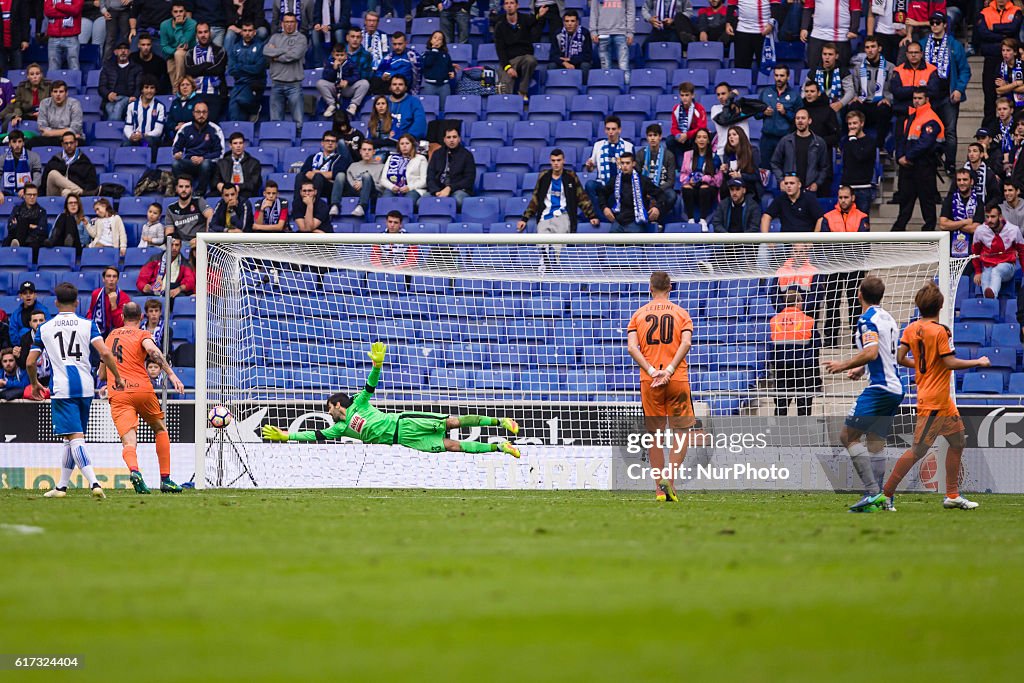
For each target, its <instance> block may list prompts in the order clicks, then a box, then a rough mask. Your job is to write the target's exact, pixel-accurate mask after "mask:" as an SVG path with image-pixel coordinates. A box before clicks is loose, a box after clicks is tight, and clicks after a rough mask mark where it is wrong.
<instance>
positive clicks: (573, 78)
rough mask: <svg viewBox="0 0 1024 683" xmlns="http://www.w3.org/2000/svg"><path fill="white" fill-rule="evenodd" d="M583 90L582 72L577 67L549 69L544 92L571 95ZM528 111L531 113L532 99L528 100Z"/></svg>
mask: <svg viewBox="0 0 1024 683" xmlns="http://www.w3.org/2000/svg"><path fill="white" fill-rule="evenodd" d="M581 92H583V72H582V71H580V70H579V69H549V70H548V71H547V81H546V82H545V84H544V93H545V94H547V95H564V96H566V97H572V96H574V95H578V94H580V93H581ZM530 112H531V114H532V113H533V99H531V100H530Z"/></svg>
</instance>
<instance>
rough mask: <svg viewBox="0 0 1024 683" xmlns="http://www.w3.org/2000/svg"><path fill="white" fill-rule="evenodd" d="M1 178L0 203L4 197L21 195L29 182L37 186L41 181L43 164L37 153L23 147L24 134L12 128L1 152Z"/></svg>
mask: <svg viewBox="0 0 1024 683" xmlns="http://www.w3.org/2000/svg"><path fill="white" fill-rule="evenodd" d="M0 171H3V178H2V181H0V183H2V185H0V204H3V202H4V197H21V196H23V195H24V193H25V186H26V185H28V184H29V183H32V184H34V185H36V186H37V187H38V186H39V185H40V184H42V182H43V164H42V162H41V161H40V160H39V155H38V154H36V153H35V152H33V151H32V150H29V149H25V134H24V133H23V132H21V131H20V130H12V131H11V132H10V133H9V134H8V135H7V149H6V150H4V152H3V166H2V168H0Z"/></svg>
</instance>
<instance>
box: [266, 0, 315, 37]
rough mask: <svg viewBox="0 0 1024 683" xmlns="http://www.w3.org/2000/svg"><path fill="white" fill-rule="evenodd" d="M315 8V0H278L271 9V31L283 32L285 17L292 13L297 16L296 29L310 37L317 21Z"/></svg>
mask: <svg viewBox="0 0 1024 683" xmlns="http://www.w3.org/2000/svg"><path fill="white" fill-rule="evenodd" d="M315 8H316V2H315V0H277V1H276V2H274V3H273V6H272V9H271V14H270V27H271V28H270V33H271V34H272V35H273V34H275V33H281V32H282V31H283V30H284V20H285V18H286V17H287V16H288V15H289V14H291V15H292V16H293V17H295V30H297V31H298V32H299V33H301V34H302V35H303V36H305V37H306V38H307V39H308V38H309V31H310V29H312V28H313V24H315V23H316V22H315V21H314V17H313V14H314V9H315ZM260 11H262V10H260Z"/></svg>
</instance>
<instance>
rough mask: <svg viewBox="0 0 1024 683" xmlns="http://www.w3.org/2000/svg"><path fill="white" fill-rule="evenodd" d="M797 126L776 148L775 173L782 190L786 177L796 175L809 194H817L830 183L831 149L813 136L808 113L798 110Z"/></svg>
mask: <svg viewBox="0 0 1024 683" xmlns="http://www.w3.org/2000/svg"><path fill="white" fill-rule="evenodd" d="M794 122H795V123H796V130H795V131H794V132H792V133H790V134H789V135H787V136H786V137H784V138H782V140H780V141H779V144H778V146H777V147H776V148H775V154H774V155H772V161H771V166H772V173H773V174H775V178H776V180H778V181H779V185H780V186H781V185H782V181H783V179H784V178H785V176H788V175H795V176H796V177H797V178H798V179H799V180H800V185H801V186H802V187H806V188H807V191H808V192H811V193H817V191H818V188H819V187H823V186H824V185H825V182H826V180H827V179H828V172H829V166H830V164H831V155H830V154H829V151H828V145H826V144H825V141H824V140H822V139H821V138H820V137H818V136H817V135H815V134H814V133H813V132H811V128H810V125H811V117H810V115H809V114H808V113H807V110H806V109H798V110H797V112H796V117H795V118H794Z"/></svg>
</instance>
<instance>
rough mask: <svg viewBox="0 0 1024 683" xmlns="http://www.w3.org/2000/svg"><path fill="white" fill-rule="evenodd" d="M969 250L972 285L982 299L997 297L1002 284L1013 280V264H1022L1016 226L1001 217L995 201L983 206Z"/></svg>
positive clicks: (1023, 250) (1022, 240) (1022, 244)
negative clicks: (971, 264) (983, 214)
mask: <svg viewBox="0 0 1024 683" xmlns="http://www.w3.org/2000/svg"><path fill="white" fill-rule="evenodd" d="M971 251H972V252H973V254H974V255H975V256H976V257H977V258H975V259H974V261H973V264H974V284H976V285H978V286H979V287H981V289H982V292H983V293H984V295H985V298H986V299H998V298H999V291H1000V290H1001V289H1002V288H1003V285H1004V284H1008V283H1011V282H1013V276H1014V274H1015V273H1016V272H1017V263H1018V262H1019V263H1020V264H1021V265H1022V266H1024V236H1022V235H1021V230H1020V226H1017V225H1011V224H1009V223H1007V222H1006V219H1004V218H1003V211H1002V209H1000V208H999V205H998V204H995V203H993V204H990V205H989V206H988V207H986V208H985V223H984V225H982V226H981V227H979V228H978V229H977V230H976V231H975V232H974V244H973V246H972V247H971Z"/></svg>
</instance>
